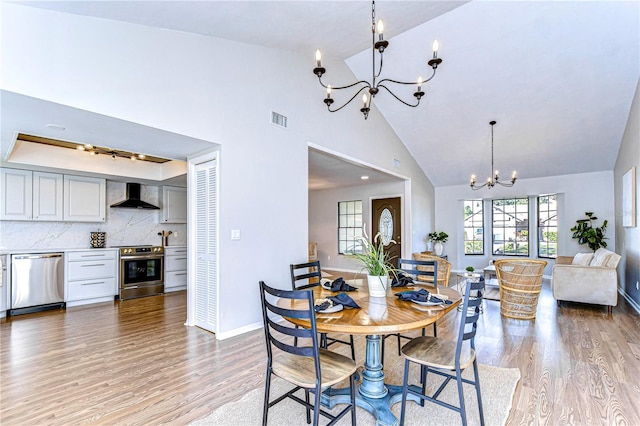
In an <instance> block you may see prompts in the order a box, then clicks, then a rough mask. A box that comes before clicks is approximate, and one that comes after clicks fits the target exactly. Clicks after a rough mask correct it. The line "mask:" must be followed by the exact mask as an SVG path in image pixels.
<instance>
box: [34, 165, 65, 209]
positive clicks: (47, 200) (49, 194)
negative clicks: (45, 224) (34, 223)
mask: <svg viewBox="0 0 640 426" xmlns="http://www.w3.org/2000/svg"><path fill="white" fill-rule="evenodd" d="M62 199H63V196H62V175H60V174H56V173H41V172H33V220H50V221H55V220H62Z"/></svg>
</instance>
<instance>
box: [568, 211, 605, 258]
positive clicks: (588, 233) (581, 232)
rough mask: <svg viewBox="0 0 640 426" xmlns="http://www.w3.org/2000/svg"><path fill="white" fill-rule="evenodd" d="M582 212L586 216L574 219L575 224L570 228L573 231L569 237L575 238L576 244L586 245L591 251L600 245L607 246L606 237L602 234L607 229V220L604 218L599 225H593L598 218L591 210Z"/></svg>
mask: <svg viewBox="0 0 640 426" xmlns="http://www.w3.org/2000/svg"><path fill="white" fill-rule="evenodd" d="M584 214H585V215H586V216H587V218H586V219H578V220H576V225H575V226H574V227H573V228H571V230H572V231H573V235H572V236H571V237H572V238H576V239H577V240H578V244H586V245H588V246H589V248H590V249H591V250H593V251H596V250H598V249H599V248H600V247H607V243H606V241H605V239H606V237H605V236H604V234H605V232H606V231H607V220H606V219H605V221H604V222H602V225H601V226H600V227H594V226H593V224H594V223H595V221H596V220H598V218H597V217H596V216H594V215H593V212H585V213H584Z"/></svg>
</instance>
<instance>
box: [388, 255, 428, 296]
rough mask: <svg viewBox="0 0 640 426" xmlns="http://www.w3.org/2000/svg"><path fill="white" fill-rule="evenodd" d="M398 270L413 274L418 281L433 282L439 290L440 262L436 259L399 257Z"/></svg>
mask: <svg viewBox="0 0 640 426" xmlns="http://www.w3.org/2000/svg"><path fill="white" fill-rule="evenodd" d="M398 270H400V271H402V272H404V273H406V274H409V275H411V276H412V277H413V278H414V279H415V280H416V281H423V282H429V283H433V284H434V286H435V287H436V293H437V292H438V262H437V261H435V260H415V259H399V260H398Z"/></svg>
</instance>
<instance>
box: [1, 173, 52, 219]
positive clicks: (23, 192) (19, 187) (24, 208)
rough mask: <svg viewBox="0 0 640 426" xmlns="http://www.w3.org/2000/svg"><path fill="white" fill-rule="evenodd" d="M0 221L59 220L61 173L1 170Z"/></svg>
mask: <svg viewBox="0 0 640 426" xmlns="http://www.w3.org/2000/svg"><path fill="white" fill-rule="evenodd" d="M2 197H3V199H2V201H3V203H2V215H1V217H0V219H2V220H49V221H55V220H62V175H60V174H57V173H43V172H32V171H31V170H15V169H2Z"/></svg>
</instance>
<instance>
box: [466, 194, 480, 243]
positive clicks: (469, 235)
mask: <svg viewBox="0 0 640 426" xmlns="http://www.w3.org/2000/svg"><path fill="white" fill-rule="evenodd" d="M464 254H469V255H473V254H484V209H483V208H482V200H466V201H464Z"/></svg>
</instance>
